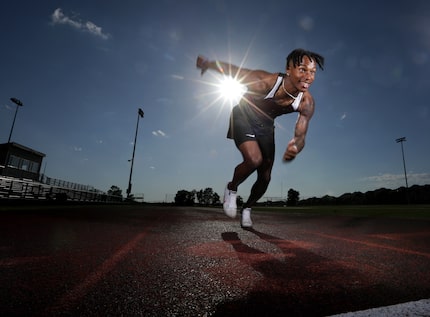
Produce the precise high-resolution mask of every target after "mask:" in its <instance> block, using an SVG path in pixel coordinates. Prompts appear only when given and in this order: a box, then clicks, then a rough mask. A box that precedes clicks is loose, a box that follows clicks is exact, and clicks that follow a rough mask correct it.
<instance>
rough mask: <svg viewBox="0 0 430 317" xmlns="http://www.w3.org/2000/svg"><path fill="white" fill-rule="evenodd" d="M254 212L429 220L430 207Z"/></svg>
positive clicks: (325, 208)
mask: <svg viewBox="0 0 430 317" xmlns="http://www.w3.org/2000/svg"><path fill="white" fill-rule="evenodd" d="M253 210H256V211H270V212H283V213H309V214H318V215H331V216H336V215H344V216H361V217H395V218H419V219H430V205H354V206H348V205H345V206H304V207H255V208H253Z"/></svg>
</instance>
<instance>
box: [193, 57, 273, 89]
mask: <svg viewBox="0 0 430 317" xmlns="http://www.w3.org/2000/svg"><path fill="white" fill-rule="evenodd" d="M196 66H197V68H200V69H201V74H202V75H203V74H204V73H205V72H206V71H207V70H208V69H211V70H214V71H216V72H218V73H220V74H224V75H228V76H231V77H233V78H238V79H239V80H240V82H241V83H242V84H244V85H246V86H247V88H248V90H249V91H253V92H265V90H266V89H267V87H268V85H271V84H272V83H271V80H272V79H271V77H273V74H271V73H268V72H266V71H263V70H251V69H246V68H242V67H238V66H236V65H233V64H230V63H226V62H220V61H210V60H208V59H207V58H205V57H203V56H201V55H199V56H198V57H197V62H196Z"/></svg>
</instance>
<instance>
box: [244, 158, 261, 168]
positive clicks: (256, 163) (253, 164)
mask: <svg viewBox="0 0 430 317" xmlns="http://www.w3.org/2000/svg"><path fill="white" fill-rule="evenodd" d="M262 163H263V158H262V157H261V156H254V157H249V158H247V159H246V160H245V164H246V165H248V166H249V167H250V168H253V169H256V168H259V167H260V166H261V164H262Z"/></svg>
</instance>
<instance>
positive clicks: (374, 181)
mask: <svg viewBox="0 0 430 317" xmlns="http://www.w3.org/2000/svg"><path fill="white" fill-rule="evenodd" d="M0 16H1V18H0V25H1V29H2V32H1V33H0V40H1V47H2V49H1V51H0V65H1V74H2V76H1V78H0V87H1V88H0V142H1V143H5V142H7V140H8V136H9V132H10V128H11V125H12V120H13V116H14V113H15V105H14V104H13V103H12V102H10V100H9V99H10V98H11V97H15V98H18V99H20V100H21V101H22V102H23V103H24V106H23V107H21V108H20V109H19V111H18V115H17V118H16V123H15V127H14V130H13V135H12V139H11V141H13V142H17V143H20V144H23V145H25V146H28V147H31V148H33V149H36V150H38V151H40V152H43V153H45V154H46V158H45V163H44V165H43V166H42V172H43V171H44V172H45V173H46V175H47V176H49V177H53V178H59V179H64V180H68V181H71V182H76V183H80V184H88V185H92V186H94V187H96V188H98V189H101V190H108V189H109V188H110V187H111V186H112V185H116V186H119V187H120V188H121V189H122V190H123V193H125V191H126V188H127V184H128V177H129V173H130V162H129V161H128V160H129V159H130V158H131V156H132V151H133V141H134V133H135V129H136V121H137V111H138V108H142V109H143V110H144V112H145V117H144V118H143V119H140V123H139V132H138V138H137V144H136V154H135V161H134V169H133V181H132V183H133V190H132V193H134V194H136V195H141V194H142V193H144V195H145V200H146V201H164V200H166V199H168V200H169V199H171V198H172V197H174V195H175V194H176V192H177V191H178V190H180V189H186V190H192V189H204V188H206V187H212V188H213V189H214V190H215V191H216V192H218V194H219V195H220V196H222V193H223V189H224V186H225V183H226V182H227V181H228V180H230V178H231V175H232V172H233V169H234V167H235V166H236V165H237V164H238V163H239V162H240V160H241V157H240V154H239V152H238V151H237V149H236V148H235V146H234V143H233V142H232V141H231V140H228V139H226V137H225V136H226V131H227V125H228V117H229V112H230V108H231V105H230V103H228V102H225V101H224V100H222V99H219V94H218V93H217V89H216V87H214V84H217V83H218V82H219V80H220V77H219V76H217V75H216V74H214V73H206V74H205V75H204V76H203V77H201V76H200V73H199V71H198V70H197V69H196V68H195V59H196V57H197V55H198V54H203V55H205V56H207V57H209V58H210V59H219V60H223V61H230V62H232V63H234V64H243V66H244V67H246V68H252V69H264V70H267V71H270V72H279V71H281V72H282V71H284V69H285V58H286V56H287V55H288V53H289V52H290V51H291V50H292V49H294V48H297V47H302V48H305V49H309V50H313V51H316V52H318V53H320V54H322V55H323V56H324V57H325V58H326V67H325V70H324V71H319V72H318V74H317V78H316V80H315V82H314V84H313V86H312V87H311V88H310V92H311V93H312V94H313V96H314V98H315V100H316V113H315V115H314V117H313V119H312V121H311V124H310V128H309V132H308V136H307V143H306V147H305V149H304V151H303V152H302V153H301V154H300V155H299V156H298V157H297V159H296V160H295V161H294V162H292V163H289V164H285V163H283V162H282V160H281V158H282V154H283V152H284V150H285V147H286V145H287V143H288V141H289V140H290V138H291V137H292V134H293V129H294V123H295V120H296V115H295V114H292V115H286V116H282V117H279V118H278V119H277V127H276V147H277V153H276V161H275V165H274V168H273V174H272V182H271V184H270V186H269V189H268V191H267V193H266V195H265V197H280V196H281V195H282V196H285V195H286V194H287V191H288V189H290V188H293V189H295V190H297V191H299V192H300V196H301V197H302V198H307V197H312V196H317V197H320V196H323V195H326V194H329V195H335V196H338V195H341V194H343V193H346V192H354V191H362V192H364V191H368V190H374V189H377V188H381V187H385V188H397V187H400V186H404V184H405V179H404V174H403V163H402V156H401V147H400V144H398V143H396V142H395V140H396V139H397V138H399V137H403V136H404V137H406V139H407V141H406V142H405V143H404V149H405V158H406V167H407V173H408V182H409V185H410V186H411V185H414V184H419V185H423V184H429V183H430V164H429V162H430V146H429V135H430V105H429V102H428V96H429V94H428V92H429V91H430V80H429V79H428V74H429V70H430V31H429V30H430V19H429V17H430V2H428V1H425V0H422V1H419V0H411V1H407V2H406V1H405V2H396V4H390V5H387V4H386V2H383V1H370V0H369V1H330V0H328V1H316V0H310V1H306V2H304V3H298V2H297V1H287V0H282V1H281V0H278V1H272V0H266V1H234V0H229V1H220V0H213V1H205V0H200V1H186V0H185V1H173V0H159V1H155V2H153V1H151V2H148V1H129V0H124V1H105V0H104V1H29V0H28V1H20V0H17V1H7V2H5V3H3V4H2V10H1V11H0ZM254 180H255V177H254V176H251V177H250V178H249V179H248V180H247V181H246V182H245V183H244V184H243V185H242V186H241V187H240V188H239V195H241V196H242V197H244V198H246V197H247V196H248V193H249V188H250V187H251V185H252V183H253V181H254ZM264 199H265V198H264Z"/></svg>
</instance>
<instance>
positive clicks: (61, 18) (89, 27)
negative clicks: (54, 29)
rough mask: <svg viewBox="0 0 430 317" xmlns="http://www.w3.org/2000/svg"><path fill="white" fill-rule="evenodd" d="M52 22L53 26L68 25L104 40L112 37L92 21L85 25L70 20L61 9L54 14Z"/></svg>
mask: <svg viewBox="0 0 430 317" xmlns="http://www.w3.org/2000/svg"><path fill="white" fill-rule="evenodd" d="M51 20H52V23H53V24H66V25H68V26H71V27H73V28H75V29H78V30H82V31H85V32H89V33H91V34H93V35H95V36H98V37H101V38H102V39H104V40H106V39H108V38H109V37H110V35H109V34H107V33H104V32H103V30H102V28H101V27H100V26H97V25H96V24H94V23H93V22H91V21H87V22H85V23H83V22H81V21H78V20H76V19H73V18H70V17H68V16H66V15H65V14H64V13H63V10H61V8H58V9H56V10H55V11H54V13H52V15H51Z"/></svg>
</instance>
